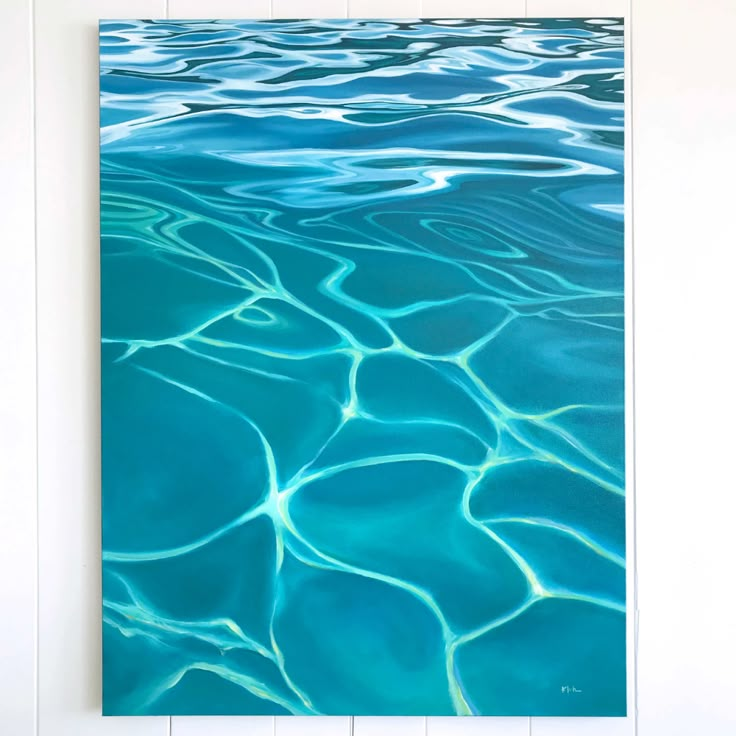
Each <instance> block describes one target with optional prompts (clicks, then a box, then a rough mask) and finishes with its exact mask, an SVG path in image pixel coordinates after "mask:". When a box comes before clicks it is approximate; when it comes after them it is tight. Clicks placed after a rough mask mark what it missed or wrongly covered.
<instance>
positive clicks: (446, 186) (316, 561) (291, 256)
mask: <svg viewBox="0 0 736 736" xmlns="http://www.w3.org/2000/svg"><path fill="white" fill-rule="evenodd" d="M622 53H623V27H622V25H621V21H620V20H617V19H606V18H595V19H588V20H584V19H559V20H533V19H532V20H513V21H512V20H488V19H475V20H417V19H410V20H400V21H399V20H396V21H389V20H370V21H368V20H365V21H361V20H346V19H343V20H320V21H315V20H309V21H302V20H294V21H291V20H290V21H176V20H171V21H169V20H167V21H150V20H140V21H138V20H135V21H104V22H102V23H101V25H100V57H101V76H100V85H101V213H102V214H101V223H102V224H101V230H102V242H101V282H102V441H103V447H102V458H103V573H104V581H103V588H104V591H103V592H104V627H103V629H104V712H105V713H107V714H110V715H115V714H187V713H198V714H256V715H257V714H290V713H291V714H328V715H330V714H334V715H338V714H342V715H345V714H356V715H381V714H401V715H447V714H458V715H472V714H482V715H624V714H625V711H626V683H625V680H626V667H625V659H626V657H625V652H626V647H625V612H626V601H625V559H624V557H625V552H624V550H625V540H624V517H625V514H624V481H623V479H624V449H623V444H624V418H623V410H624V367H623V365H624V339H623V337H624V327H623V283H624V273H623V269H624V239H623V56H622Z"/></svg>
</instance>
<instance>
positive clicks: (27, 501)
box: [0, 0, 36, 735]
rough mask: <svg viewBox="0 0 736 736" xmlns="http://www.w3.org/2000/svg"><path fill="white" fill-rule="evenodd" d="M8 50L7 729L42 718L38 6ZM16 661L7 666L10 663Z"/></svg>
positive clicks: (2, 255)
mask: <svg viewBox="0 0 736 736" xmlns="http://www.w3.org/2000/svg"><path fill="white" fill-rule="evenodd" d="M3 10H4V12H3V31H4V36H5V39H4V44H3V50H2V54H0V81H1V82H2V90H3V98H4V99H3V107H2V118H3V121H2V123H0V128H1V131H2V136H1V137H0V217H1V221H2V232H3V236H2V238H1V239H0V314H2V325H3V327H2V347H0V733H4V732H7V733H10V734H12V733H18V734H24V735H25V734H30V733H32V732H33V729H34V728H35V721H36V703H35V701H36V693H35V684H36V683H35V678H36V344H35V343H36V337H35V336H36V285H35V279H36V274H35V268H36V267H35V246H34V238H35V232H34V201H33V200H34V195H33V181H34V170H33V169H34V166H33V46H32V38H33V36H32V34H31V24H32V17H31V8H30V6H29V5H28V3H27V2H21V1H19V0H13V2H11V3H10V4H9V5H5V4H4V5H3ZM3 661H5V662H7V663H8V666H3V664H2V662H3Z"/></svg>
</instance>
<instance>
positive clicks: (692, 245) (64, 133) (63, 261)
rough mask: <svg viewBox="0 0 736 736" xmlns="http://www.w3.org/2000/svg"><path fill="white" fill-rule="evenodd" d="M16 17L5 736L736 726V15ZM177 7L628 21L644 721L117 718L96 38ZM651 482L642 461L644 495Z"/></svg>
mask: <svg viewBox="0 0 736 736" xmlns="http://www.w3.org/2000/svg"><path fill="white" fill-rule="evenodd" d="M632 4H633V6H634V7H633V12H632V7H631V6H632ZM2 9H3V11H4V12H3V30H4V31H5V33H4V46H3V53H2V55H0V81H1V82H2V89H3V95H4V100H3V102H4V105H3V114H2V116H0V132H2V136H0V187H1V190H0V195H1V196H0V203H1V206H2V210H1V212H0V215H1V219H0V222H1V223H2V239H0V314H1V315H2V318H3V332H2V338H3V342H2V349H0V734H2V736H378V735H379V734H380V735H381V736H481V734H483V735H484V736H486V735H488V736H636V735H637V734H638V735H639V736H660V735H661V734H667V736H692V735H693V734H718V735H720V734H724V736H725V735H726V734H732V733H736V710H734V709H733V706H732V702H731V701H732V699H733V692H734V682H735V681H736V680H735V679H734V676H733V663H734V661H736V617H734V616H733V613H732V611H733V592H732V587H733V585H732V582H731V581H732V565H733V560H734V555H733V546H732V542H731V540H732V538H733V531H732V530H733V523H734V518H735V517H736V502H735V501H734V494H733V487H734V484H733V480H732V477H733V469H732V467H731V466H732V463H731V456H732V455H733V450H732V448H731V444H732V438H733V430H732V428H731V426H730V424H731V422H732V417H733V416H735V415H736V391H734V389H733V384H732V381H733V378H732V376H733V359H732V354H733V348H732V335H733V327H732V326H731V320H732V315H733V313H734V309H733V304H732V296H731V295H732V294H733V291H734V289H733V273H734V271H735V270H736V269H735V268H734V266H736V258H735V256H734V250H735V249H734V226H733V221H732V217H733V216H732V209H733V205H732V202H731V200H732V198H733V191H734V187H733V172H734V171H736V126H734V123H733V121H734V119H735V118H736V88H735V87H736V83H735V82H734V77H733V71H732V69H733V64H732V59H731V56H732V53H731V49H732V48H733V33H734V28H736V4H735V3H734V2H733V0H701V2H699V3H697V4H694V3H692V2H691V1H690V0H670V1H669V2H666V3H663V2H662V0H633V3H632V0H64V1H63V2H59V0H2ZM167 15H168V17H171V18H175V17H180V18H185V17H210V18H212V17H252V18H256V17H292V18H293V17H310V16H311V17H319V16H322V17H326V16H332V17H345V16H352V17H358V16H363V17H380V16H386V17H394V18H396V17H419V16H425V17H433V16H435V17H459V16H473V15H479V16H483V17H489V16H490V17H493V16H496V17H512V16H517V17H521V16H524V15H527V16H529V17H541V16H559V17H565V16H567V17H569V16H589V17H593V16H597V17H610V16H625V17H626V18H627V34H628V54H629V74H628V75H627V84H628V85H629V88H628V92H629V95H628V98H627V99H628V105H627V115H628V116H629V121H630V122H631V119H632V118H633V124H634V125H633V138H632V136H631V135H629V137H628V140H627V149H628V152H627V155H628V156H629V158H628V159H627V160H628V164H629V167H628V173H629V175H628V176H627V202H628V205H629V208H628V213H629V216H628V221H627V227H628V228H629V237H630V238H632V237H633V241H634V242H635V244H636V248H635V288H634V289H633V290H632V294H631V295H630V296H633V297H634V298H635V301H636V334H635V348H636V366H637V384H636V397H637V425H636V431H637V437H636V447H637V468H636V470H637V498H636V507H635V508H634V506H633V503H632V506H631V508H630V511H631V513H630V518H631V519H632V520H633V519H634V517H636V522H637V524H636V531H637V545H636V548H634V545H633V542H634V535H633V527H632V528H630V530H629V532H630V533H629V540H630V547H629V559H630V561H633V560H634V559H635V560H636V570H637V574H638V581H639V585H638V591H636V590H635V589H634V585H633V583H634V578H633V575H632V576H631V580H630V586H629V595H630V599H629V600H630V603H631V606H632V611H633V610H634V608H635V607H636V606H637V605H638V608H639V611H640V616H639V623H640V625H639V647H638V654H637V657H636V658H635V657H634V649H633V642H634V636H633V634H634V627H633V622H634V618H635V617H634V616H632V617H631V622H632V626H631V627H630V640H631V644H632V647H631V649H630V672H631V675H632V676H631V678H630V683H629V684H630V694H629V703H630V706H629V713H630V715H629V717H628V718H626V719H598V720H597V719H542V718H532V719H528V718H463V719H448V718H426V719H425V718H365V717H356V718H354V719H351V718H347V717H344V718H312V719H304V718H263V717H262V718H245V717H244V718H182V717H175V718H165V717H162V718H135V719H128V718H105V719H103V718H102V717H101V716H100V645H99V642H100V591H99V578H100V565H99V543H100V539H99V458H98V441H99V436H98V435H99V430H98V422H99V401H98V389H99V366H98V336H99V316H98V309H97V297H98V268H97V258H98V240H97V236H98V207H97V193H98V192H97V187H98V179H97V156H98V148H97V125H98V121H97V48H96V24H97V20H98V19H99V18H101V17H102V18H116V17H117V18H122V17H136V16H137V17H166V16H167ZM34 79H35V83H34ZM632 79H633V81H632ZM630 132H631V128H630ZM632 151H633V161H632V158H631V156H632ZM632 173H633V179H632ZM632 181H633V184H632ZM634 213H635V215H634ZM631 267H632V263H629V264H628V268H629V269H631ZM630 272H631V271H630ZM34 285H35V288H34ZM36 292H37V298H36ZM632 327H633V325H632V324H631V323H629V328H632ZM630 334H631V331H630ZM631 359H632V356H631V352H630V354H629V366H631ZM36 366H37V370H36ZM36 397H37V399H38V421H37V422H36ZM629 457H630V458H631V455H629ZM632 472H633V463H630V466H629V473H630V475H629V488H632V484H631V480H632V475H631V473H632ZM632 498H633V496H632ZM632 567H633V565H632ZM637 601H638V603H637ZM635 674H636V676H634V675H635Z"/></svg>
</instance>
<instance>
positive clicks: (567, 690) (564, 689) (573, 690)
mask: <svg viewBox="0 0 736 736" xmlns="http://www.w3.org/2000/svg"><path fill="white" fill-rule="evenodd" d="M560 692H562V693H565V694H572V693H575V694H577V693H581V692H583V691H582V690H578V689H577V688H576V687H575V686H574V685H563V686H562V687H561V688H560Z"/></svg>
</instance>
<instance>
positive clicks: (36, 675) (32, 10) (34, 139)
mask: <svg viewBox="0 0 736 736" xmlns="http://www.w3.org/2000/svg"><path fill="white" fill-rule="evenodd" d="M28 13H29V15H28V21H29V28H28V35H29V40H30V48H29V50H28V51H29V63H30V67H31V178H32V189H31V196H32V198H33V201H32V207H33V223H32V228H33V289H34V295H33V303H34V312H35V313H34V315H33V329H34V340H33V350H34V356H33V370H34V372H35V375H34V385H35V396H34V400H35V406H34V427H33V441H34V443H35V446H34V462H35V465H36V473H35V494H36V508H35V509H34V510H35V523H36V560H35V562H36V564H35V568H36V570H35V573H36V584H35V585H34V589H33V596H34V601H33V603H34V611H33V733H34V736H38V734H39V721H40V697H39V693H40V687H39V683H40V670H41V648H40V646H39V635H40V626H39V611H40V603H39V584H40V580H41V565H40V541H41V539H40V534H39V526H40V524H39V521H40V517H39V508H38V507H39V462H38V461H39V454H38V427H39V422H38V414H39V411H38V407H39V404H38V172H37V162H38V156H37V149H38V133H37V126H36V0H30V2H29V4H28Z"/></svg>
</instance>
